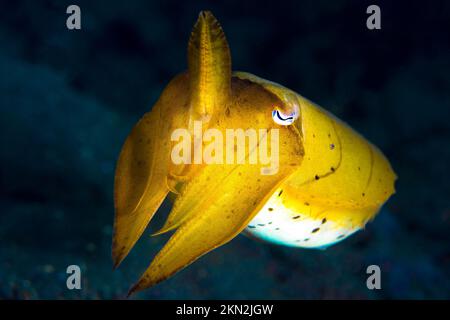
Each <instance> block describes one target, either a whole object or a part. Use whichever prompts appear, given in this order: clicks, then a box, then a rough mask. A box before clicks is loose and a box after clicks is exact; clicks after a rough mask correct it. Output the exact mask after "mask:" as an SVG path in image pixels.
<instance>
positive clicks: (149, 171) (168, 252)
mask: <svg viewBox="0 0 450 320" xmlns="http://www.w3.org/2000/svg"><path fill="white" fill-rule="evenodd" d="M187 53H188V70H187V71H186V72H183V73H181V74H179V75H177V76H176V77H175V78H174V79H173V80H172V81H170V83H169V84H168V85H167V87H166V88H165V89H164V91H163V92H162V94H161V96H160V98H159V100H158V101H157V102H156V104H155V105H154V106H153V108H152V109H151V111H150V112H148V113H146V114H144V116H143V117H142V118H141V119H140V121H139V122H138V123H137V124H136V125H135V127H134V128H133V129H132V131H131V133H130V134H129V136H128V138H127V139H126V141H125V143H124V145H123V147H122V151H121V153H120V156H119V159H118V162H117V167H116V174H115V187H114V204H115V221H114V235H113V245H112V256H113V261H114V266H115V267H117V266H118V265H119V264H120V263H121V262H122V260H123V259H124V258H125V257H126V256H127V254H128V253H129V252H130V250H131V248H132V247H133V246H134V245H135V243H136V241H137V240H138V238H139V237H140V236H141V235H142V233H143V231H144V230H145V228H146V227H147V225H148V224H149V222H150V220H151V219H152V217H153V216H154V214H155V212H156V211H157V210H158V208H159V207H160V205H161V204H162V202H163V201H164V199H165V198H166V197H169V198H171V199H173V205H172V209H171V211H170V213H169V215H168V217H167V220H166V222H165V224H164V225H163V227H162V228H161V229H160V230H159V231H157V232H156V233H155V235H157V234H162V233H165V232H169V231H175V232H174V233H173V235H172V236H171V238H170V239H169V240H168V242H167V243H166V244H165V246H164V247H163V248H162V249H161V250H160V251H159V253H158V254H157V255H156V257H155V258H154V259H153V261H152V262H151V264H150V266H149V267H148V268H147V270H146V271H145V272H144V274H143V275H142V276H141V278H140V279H139V281H138V282H137V283H136V284H135V285H134V286H133V287H132V288H131V290H130V293H132V292H135V291H139V290H142V289H145V288H148V287H151V286H153V285H155V284H157V283H159V282H161V281H163V280H165V279H167V278H169V277H170V276H172V275H173V274H175V273H176V272H177V271H179V270H181V269H182V268H184V267H186V266H187V265H189V264H191V263H192V262H193V261H195V260H196V259H198V258H199V257H200V256H202V255H204V254H206V253H208V252H209V251H211V250H213V249H215V248H217V247H220V246H221V245H223V244H225V243H227V242H229V241H230V240H232V239H233V238H235V237H236V236H237V235H238V234H240V233H241V232H243V231H244V232H245V233H247V234H249V235H250V236H252V237H255V238H259V239H262V240H265V241H268V242H272V243H276V244H281V245H287V246H290V247H300V248H326V247H327V246H330V245H332V244H334V243H337V242H339V241H342V240H343V239H345V238H346V237H348V236H349V235H351V234H353V233H354V232H356V231H358V230H360V229H362V228H363V227H364V226H365V224H366V223H367V222H368V221H370V220H371V219H373V218H374V216H375V215H376V214H377V213H378V211H379V210H380V208H381V206H382V205H383V204H384V203H385V202H386V201H387V199H388V198H389V197H390V196H391V195H392V194H393V193H394V182H395V179H396V175H395V173H394V172H393V170H392V168H391V166H390V164H389V161H388V160H387V159H386V157H385V156H384V155H383V153H382V152H381V151H380V150H379V149H378V148H377V147H375V146H374V145H373V144H371V143H370V142H369V141H367V140H366V139H365V138H364V137H362V136H361V135H360V134H358V133H356V132H355V131H354V130H353V129H351V128H350V127H349V126H348V125H347V124H345V123H344V122H342V121H341V120H339V119H338V118H336V117H335V116H333V115H332V114H330V113H329V112H327V111H326V110H324V109H322V108H321V107H319V106H318V105H316V104H314V103H313V102H311V101H309V100H307V99H306V98H304V97H302V96H301V95H299V94H297V93H295V92H294V91H292V90H290V89H287V88H285V87H283V86H281V85H279V84H277V83H274V82H271V81H268V80H265V79H262V78H260V77H257V76H255V75H252V74H250V73H246V72H232V69H231V56H230V50H229V47H228V43H227V40H226V38H225V35H224V33H223V31H222V28H221V27H220V25H219V23H218V22H217V20H216V19H215V17H214V16H213V15H212V14H211V13H210V12H208V11H203V12H201V13H200V15H199V17H198V20H197V22H196V23H195V25H194V28H193V31H192V33H191V36H190V39H189V43H188V50H187ZM198 124H200V125H201V126H200V129H199V126H198ZM179 128H185V130H187V132H189V133H192V136H193V138H192V139H191V140H186V141H185V142H187V143H188V144H189V146H192V149H191V152H192V155H198V154H200V155H201V153H202V152H212V153H213V155H212V156H213V157H215V159H216V160H217V159H218V160H223V159H224V157H226V155H225V154H215V152H216V151H211V148H208V146H210V145H211V144H214V143H217V142H218V141H219V137H220V136H221V135H223V136H225V135H226V130H229V129H242V130H243V131H244V132H246V131H245V130H248V129H252V128H253V129H255V130H258V129H264V130H265V131H263V132H266V134H265V135H260V136H258V137H257V139H258V140H257V144H256V146H254V147H248V148H245V152H244V153H243V155H242V156H241V159H237V158H238V157H236V161H234V162H233V161H232V162H230V161H215V162H213V163H205V162H202V161H193V162H190V163H188V162H186V163H180V162H177V161H173V153H174V147H175V145H177V143H179V141H174V136H173V132H174V131H175V130H177V129H179ZM273 129H277V130H276V131H277V136H276V138H277V139H276V140H270V138H269V140H270V141H276V142H277V143H278V144H277V146H278V147H277V148H275V147H274V146H273V145H272V144H269V143H268V142H267V141H268V136H270V135H271V134H272V135H273V134H274V133H273V132H274V131H273ZM198 130H200V135H203V136H202V137H199V134H198V132H199V131H198ZM200 138H202V139H200ZM186 139H187V138H186ZM199 141H200V142H199ZM263 145H264V146H265V147H266V149H267V151H268V152H269V153H274V152H277V156H278V162H277V168H276V170H272V172H269V173H268V172H264V170H265V169H267V163H261V162H258V161H256V163H255V162H254V161H253V162H250V161H246V159H249V158H250V157H252V156H254V155H255V154H256V153H257V152H258V147H262V146H263ZM214 150H216V149H214ZM217 150H218V149H217ZM184 152H187V151H186V150H185V151H184ZM184 156H186V154H185V155H184Z"/></svg>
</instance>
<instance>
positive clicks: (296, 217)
mask: <svg viewBox="0 0 450 320" xmlns="http://www.w3.org/2000/svg"><path fill="white" fill-rule="evenodd" d="M298 218H300V216H295V217H292V219H298Z"/></svg>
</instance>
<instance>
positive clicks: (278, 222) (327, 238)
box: [245, 189, 361, 249]
mask: <svg viewBox="0 0 450 320" xmlns="http://www.w3.org/2000/svg"><path fill="white" fill-rule="evenodd" d="M281 193H282V190H281V189H279V190H277V191H276V192H275V193H274V194H273V195H272V197H271V198H270V199H269V201H268V202H267V203H266V204H265V206H264V207H263V208H262V209H261V211H260V212H259V213H258V214H257V215H256V216H255V217H254V218H253V220H252V221H251V222H250V223H249V225H248V226H247V228H246V229H245V231H246V233H248V234H250V235H251V236H253V237H256V238H259V239H261V240H264V241H268V242H272V243H275V244H280V245H285V246H290V247H302V248H317V249H322V248H326V247H328V246H330V245H332V244H335V243H337V242H339V241H342V240H344V239H345V238H347V237H348V236H350V235H351V234H353V233H355V232H356V231H358V230H359V229H361V227H360V226H356V225H351V224H345V225H344V224H342V223H337V222H336V221H332V220H330V219H328V218H327V217H326V214H325V215H321V216H320V218H319V217H312V215H310V213H309V212H295V211H293V210H291V209H290V208H288V207H286V206H285V204H284V203H283V201H282V197H281ZM305 211H307V210H305Z"/></svg>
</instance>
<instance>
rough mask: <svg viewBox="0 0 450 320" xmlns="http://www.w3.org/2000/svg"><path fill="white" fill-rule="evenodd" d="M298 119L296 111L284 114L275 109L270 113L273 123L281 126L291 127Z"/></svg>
mask: <svg viewBox="0 0 450 320" xmlns="http://www.w3.org/2000/svg"><path fill="white" fill-rule="evenodd" d="M297 117H298V111H294V112H292V113H290V114H284V113H283V112H282V111H280V110H279V109H277V108H276V109H275V110H273V111H272V118H273V121H275V123H277V124H279V125H282V126H288V125H291V124H292V123H293V122H294V121H295V119H297Z"/></svg>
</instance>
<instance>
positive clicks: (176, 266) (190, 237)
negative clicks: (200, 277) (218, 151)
mask: <svg viewBox="0 0 450 320" xmlns="http://www.w3.org/2000/svg"><path fill="white" fill-rule="evenodd" d="M288 172H290V168H288V169H287V170H282V171H281V172H280V173H278V174H276V175H267V176H260V178H259V179H258V180H256V181H255V176H258V175H259V174H260V172H259V168H258V166H253V168H251V166H250V165H240V166H237V167H236V168H235V169H234V170H232V172H231V173H230V174H229V175H228V177H227V178H226V179H225V180H224V181H223V183H222V186H221V188H216V189H215V190H212V191H211V192H208V193H206V192H204V193H203V194H200V195H198V196H199V197H200V198H201V200H202V201H201V202H200V203H201V205H200V206H196V207H195V208H193V209H192V211H197V212H199V213H201V214H195V212H190V213H188V217H189V218H188V219H187V220H185V221H184V222H183V223H182V225H181V226H180V227H179V228H178V229H177V231H176V232H175V234H174V235H173V236H172V237H171V238H170V240H169V241H168V242H167V243H166V245H165V246H164V247H163V249H162V250H161V251H160V252H159V253H158V254H157V256H156V257H155V259H154V260H153V261H152V263H151V264H150V266H149V267H148V269H147V270H146V271H145V273H144V274H143V275H142V277H141V278H140V280H139V281H138V282H137V283H136V284H135V285H134V286H133V287H132V289H131V290H130V294H131V293H133V292H135V291H139V290H142V289H145V288H148V287H150V286H153V285H155V284H157V283H159V282H161V281H163V280H165V279H167V278H168V277H170V276H171V275H173V274H174V273H176V272H177V271H179V270H180V269H182V268H184V267H186V266H187V265H189V264H190V263H192V262H193V261H195V260H196V259H198V258H199V257H201V256H202V255H204V254H206V253H207V252H209V251H211V250H213V249H215V248H217V247H219V246H221V245H223V244H225V243H227V242H228V241H230V240H231V239H233V238H234V237H235V236H236V235H238V234H239V233H240V232H241V231H242V230H243V229H244V228H245V227H246V226H247V224H248V223H249V222H250V220H251V219H252V218H253V217H254V216H255V215H256V214H257V213H258V212H259V210H260V209H261V208H262V206H263V205H264V203H265V202H266V201H267V199H268V198H269V197H270V196H271V194H272V193H273V192H274V191H275V190H276V188H277V187H278V185H279V184H281V183H282V181H283V179H284V178H285V177H286V175H287V173H288Z"/></svg>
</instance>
